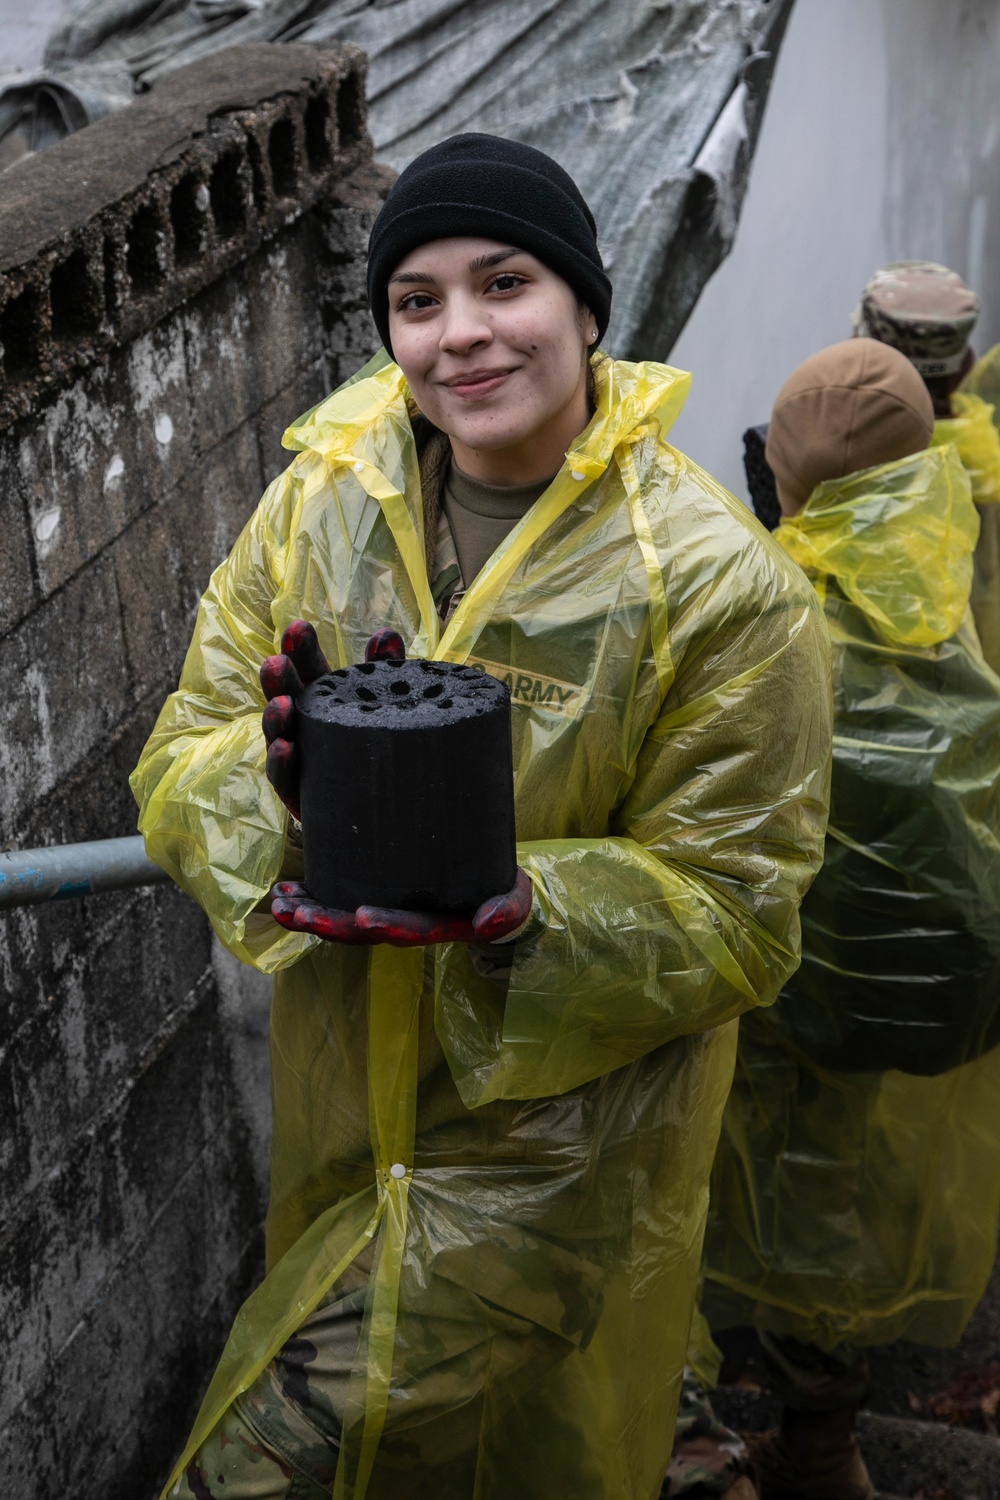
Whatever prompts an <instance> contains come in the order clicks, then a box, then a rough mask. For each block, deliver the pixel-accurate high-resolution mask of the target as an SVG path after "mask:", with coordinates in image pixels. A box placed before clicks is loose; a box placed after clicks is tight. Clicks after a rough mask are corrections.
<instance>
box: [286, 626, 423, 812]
mask: <svg viewBox="0 0 1000 1500" xmlns="http://www.w3.org/2000/svg"><path fill="white" fill-rule="evenodd" d="M405 655H406V650H405V648H404V646H403V640H402V637H401V636H400V635H398V634H397V632H396V631H395V630H389V629H383V630H376V632H375V634H374V635H373V636H372V637H371V639H370V640H369V642H368V644H367V646H366V647H365V661H382V660H387V659H392V660H395V661H402V659H403V658H404V657H405ZM329 671H330V663H329V662H328V661H327V659H326V657H325V656H324V655H323V650H322V647H321V646H320V643H319V640H318V639H317V636H316V632H315V630H314V629H313V627H312V626H311V625H310V624H309V621H308V620H293V621H292V623H291V624H290V625H289V626H288V628H287V630H286V631H285V632H284V634H283V635H282V637H281V654H280V655H279V656H269V657H267V659H266V660H265V662H264V664H263V666H262V667H261V669H260V685H261V687H262V688H263V689H264V697H265V698H266V699H267V707H266V708H265V710H264V720H263V722H264V739H265V740H266V741H267V761H266V764H265V767H264V771H265V775H266V776H267V779H268V781H269V782H270V783H271V785H272V786H273V787H274V790H275V791H276V792H277V794H278V796H279V797H280V798H281V800H282V802H283V803H284V804H285V806H286V807H287V808H288V811H289V812H290V813H291V814H292V816H293V817H294V818H301V815H302V814H301V807H300V802H299V753H298V748H297V746H296V743H295V700H296V698H298V696H299V694H300V693H301V692H302V690H303V688H307V687H308V686H309V684H310V683H311V682H315V681H316V679H317V677H325V675H326V674H327V672H329Z"/></svg>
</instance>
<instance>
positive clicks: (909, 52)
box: [670, 0, 1000, 499]
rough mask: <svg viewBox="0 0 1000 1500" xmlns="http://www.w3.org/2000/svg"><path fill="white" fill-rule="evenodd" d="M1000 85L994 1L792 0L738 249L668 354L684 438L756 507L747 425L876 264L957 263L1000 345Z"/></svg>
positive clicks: (842, 328)
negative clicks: (745, 452)
mask: <svg viewBox="0 0 1000 1500" xmlns="http://www.w3.org/2000/svg"><path fill="white" fill-rule="evenodd" d="M998 74H1000V5H997V3H996V0H950V3H948V4H942V3H941V0H796V4H795V8H794V10H793V12H792V18H791V21H790V23H789V27H788V31H787V34H786V37H785V42H784V45H783V47H782V52H781V57H780V59H779V62H778V67H777V70H776V72H775V77H774V82H773V84H772V88H771V96H770V101H769V103H768V107H767V113H766V115H765V117H764V124H763V128H762V130H761V135H760V140H759V143H758V146H757V155H756V158H755V161H754V167H753V172H752V174H751V178H750V188H749V191H748V194H747V198H746V203H745V205H744V209H743V216H742V219H741V222H740V227H739V230H738V232H737V237H736V244H735V247H734V249H733V252H732V254H731V256H730V258H729V259H728V260H727V261H726V262H724V264H723V265H722V267H721V269H720V270H719V271H718V272H717V273H716V274H715V276H714V277H713V278H712V280H711V281H710V282H709V284H708V286H707V287H706V289H705V291H704V293H703V294H702V297H701V300H700V302H699V303H698V306H697V307H696V309H695V311H694V313H693V314H692V317H691V319H690V321H689V323H688V325H687V327H686V328H685V330H684V332H683V334H682V335H681V337H680V339H679V340H678V341H677V343H676V344H675V345H674V348H673V351H672V353H671V356H670V358H671V362H672V363H674V364H676V365H679V366H680V367H681V368H683V369H686V370H691V371H692V372H693V374H694V385H693V389H692V392H691V396H690V398H689V401H688V405H687V407H686V409H685V411H684V412H683V413H682V415H681V417H680V419H679V421H678V423H677V426H676V428H675V429H674V441H676V442H677V444H678V445H679V446H680V447H681V448H683V449H684V450H685V451H686V452H688V453H690V454H691V455H692V457H694V458H696V459H697V460H698V462H699V463H702V464H704V465H705V466H706V467H707V468H708V469H710V470H711V471H712V472H713V473H714V474H715V475H716V476H717V478H719V479H720V480H721V481H722V482H723V483H724V484H726V485H728V486H729V487H730V488H731V489H733V490H734V491H735V492H736V493H737V494H739V495H740V496H742V497H743V498H744V499H745V498H746V486H745V481H744V477H743V468H742V458H741V455H742V442H741V436H742V433H743V430H744V428H746V427H747V426H749V425H750V424H751V423H756V422H764V421H766V420H767V418H768V416H769V414H770V409H771V404H772V402H773V400H774V397H775V396H776V394H777V392H778V390H779V389H780V387H781V385H782V383H783V382H784V380H785V379H786V377H787V376H788V375H789V374H791V372H792V370H793V369H794V368H795V366H796V365H797V364H799V363H800V362H801V361H802V360H803V359H805V358H807V357H808V356H809V355H810V354H812V353H814V352H815V351H816V350H817V349H820V348H822V347H823V346H824V345H826V344H830V343H833V342H834V341H835V340H837V339H841V338H847V337H848V336H849V334H850V315H851V311H852V309H853V307H854V305H855V303H856V302H857V300H858V294H859V292H860V290H861V288H862V286H863V285H864V283H865V281H867V279H868V277H869V276H870V275H871V273H872V271H874V270H875V269H876V267H877V266H879V265H881V264H883V263H884V262H885V261H887V260H896V259H916V258H928V259H931V260H939V261H943V262H944V263H945V264H946V265H949V266H953V267H954V268H955V270H957V271H959V272H960V273H961V274H962V275H963V276H965V277H967V278H968V279H969V280H970V282H971V283H972V285H974V286H975V287H976V288H977V290H978V291H979V293H980V295H981V297H982V299H983V316H982V319H981V322H980V326H979V329H978V331H977V336H976V344H977V346H978V347H979V348H980V349H986V348H988V347H990V345H992V344H993V343H995V342H996V341H997V340H998V339H1000V275H998V274H997V267H998V265H1000V192H998V191H997V186H998V183H1000V91H998V90H997V87H996V79H997V76H998Z"/></svg>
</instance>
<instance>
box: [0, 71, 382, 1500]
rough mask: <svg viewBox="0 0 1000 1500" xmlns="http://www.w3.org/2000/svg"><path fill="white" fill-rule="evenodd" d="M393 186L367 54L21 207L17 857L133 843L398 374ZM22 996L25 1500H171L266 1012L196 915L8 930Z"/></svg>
mask: <svg viewBox="0 0 1000 1500" xmlns="http://www.w3.org/2000/svg"><path fill="white" fill-rule="evenodd" d="M386 185H387V174H386V173H384V172H383V171H382V170H381V169H378V168H376V167H374V166H372V164H371V146H370V142H369V140H368V137H367V134H366V129H365V119H364V59H363V55H362V54H361V53H359V52H358V51H357V50H356V49H351V48H347V47H343V48H330V49H320V48H309V47H284V48H280V49H271V48H268V47H247V48H234V49H232V50H230V51H229V52H227V53H223V54H219V55H217V56H215V57H213V58H211V59H209V60H208V61H207V62H206V63H203V64H198V65H195V66H194V67H192V68H190V69H188V70H186V71H185V72H184V73H182V74H179V75H177V76H176V77H175V78H174V79H172V80H171V81H170V82H169V83H168V84H166V85H164V86H162V87H161V88H160V89H158V90H156V91H154V93H152V94H150V95H149V96H147V98H146V99H144V100H142V101H140V102H139V103H137V104H136V105H134V106H133V107H132V109H131V110H130V111H129V114H128V117H127V118H126V119H124V120H123V119H121V118H116V117H112V118H110V119H108V120H106V121H103V122H101V123H99V124H98V125H95V126H93V127H91V128H90V129H88V130H86V131H84V132H82V133H81V134H79V135H77V136H74V137H72V138H71V139H70V140H68V141H66V142H65V143H63V144H62V145H61V146H58V147H55V148H54V149H53V150H51V151H49V152H47V153H45V154H44V156H42V157H39V158H34V159H32V160H30V161H28V162H26V163H25V164H24V165H23V166H19V167H16V168H14V169H13V170H12V171H11V172H9V173H7V174H5V176H4V178H3V180H2V188H0V344H2V354H0V534H2V537H3V542H2V545H0V675H2V680H3V683H4V693H3V697H2V700H0V848H27V847H33V846H36V845H40V844H57V843H64V842H73V841H77V840H82V839H94V838H104V837H111V836H114V835H118V834H127V833H131V832H134V830H135V808H134V805H133V803H132V799H131V796H130V793H129V791H128V787H127V776H128V773H129V771H130V770H131V768H132V766H133V765H134V763H135V760H136V757H137V755H138V752H139V749H140V747H141V745H142V743H143V741H144V739H145V737H146V735H147V734H148V732H149V729H150V727H151V725H152V723H153V720H154V718H155V715H156V712H157V710H158V708H159V706H160V704H161V702H162V700H163V698H164V697H165V695H166V694H167V692H168V691H169V690H170V689H171V688H172V687H173V686H174V684H175V683H176V680H177V676H178V673H179V670H180V666H181V662H182V660H183V654H184V651H185V648H186V644H187V640H188V637H189V634H190V629H191V624H192V620H193V615H194V611H195V608H196V605H197V601H198V597H199V595H200V593H201V590H202V589H203V587H204V585H205V583H206V581H207V579H208V575H209V572H210V570H211V569H212V567H213V566H215V564H216V563H217V562H218V561H220V560H221V558H222V557H223V556H224V555H225V554H226V552H227V551H228V549H229V547H230V546H231V544H232V542H233V540H234V539H235V536H236V535H237V533H238V531H239V529H240V528H241V527H242V525H243V524H244V522H245V520H246V519H247V517H248V516H249V514H250V512H251V511H252V509H253V507H254V505H255V504H256V501H257V499H258V497H259V495H260V493H261V491H262V489H263V487H264V485H265V483H266V482H267V481H268V480H269V479H270V478H271V477H272V476H273V475H274V473H276V472H277V470H278V469H279V467H281V466H282V464H283V462H284V458H283V456H282V451H281V449H280V446H279V440H280V435H281V432H282V430H283V428H284V426H285V425H286V424H287V423H288V422H289V421H290V420H291V419H292V418H293V417H294V416H295V415H297V414H298V413H299V412H300V411H302V410H303V409H305V408H307V407H308V406H310V405H312V404H313V403H314V402H315V401H316V400H318V399H319V398H320V396H321V395H322V394H323V393H324V392H325V391H327V390H329V389H330V388H331V387H332V386H334V385H336V384H337V383H338V382H339V381H340V380H342V379H344V378H346V376H347V375H348V374H349V373H351V372H352V371H353V370H354V369H356V368H357V366H358V365H359V364H360V363H361V362H362V361H363V360H364V359H365V358H367V356H368V355H369V354H370V353H371V352H372V349H373V348H374V346H375V344H376V342H377V340H376V336H375V334H374V329H373V328H372V325H371V323H370V320H369V318H368V314H367V311H366V308H365V302H364V296H363V260H364V246H365V241H366V237H367V231H368V227H369V225H370V222H371V218H372V215H373V213H374V211H375V210H376V209H377V206H378V202H379V199H380V194H382V193H384V191H385V187H386ZM285 457H287V455H285ZM0 975H2V998H0V1369H2V1371H3V1376H2V1380H0V1495H4V1496H12V1497H14V1496H16V1497H17V1500H43V1497H44V1500H53V1497H55V1496H64V1495H66V1496H68V1495H73V1496H74V1497H77V1500H142V1497H148V1496H152V1494H153V1493H154V1490H155V1486H156V1483H157V1481H161V1480H162V1479H163V1478H164V1477H165V1471H166V1469H167V1468H168V1467H169V1464H170V1462H171V1460H172V1457H173V1456H174V1455H175V1452H176V1449H177V1447H178V1444H179V1442H180V1441H181V1440H182V1438H183V1436H184V1433H185V1431H186V1428H187V1426H188V1423H189V1421H190V1419H191V1417H192V1415H193V1411H194V1409H195V1408H196V1406H197V1403H198V1400H199V1399H200V1395H201V1392H202V1390H203V1389H204V1386H205V1383H206V1381H207V1378H208V1375H209V1374H210V1372H211V1367H212V1365H213V1363H214V1361H215V1359H216V1358H217V1356H218V1353H219V1350H220V1348H221V1344H222V1340H223V1338H224V1335H225V1332H226V1330H227V1328H228V1326H229V1323H230V1321H231V1318H232V1315H233V1312H234V1311H235V1308H236V1306H237V1305H238V1304H239V1302H240V1301H241V1300H242V1298H243V1296H244V1295H245V1294H246V1291H247V1290H248V1288H249V1286H250V1285H251V1284H252V1282H253V1280H254V1279H255V1277H256V1276H257V1275H258V1274H259V1271H260V1263H261V1235H260V1220H261V1214H262V1207H263V1201H264V1193H265V1181H264V1178H265V1156H266V1136H267V1111H268V1098H267V1059H266V1025H267V1016H266V1004H267V991H266V986H264V987H263V988H262V986H261V983H260V982H259V981H257V982H256V983H255V982H254V981H255V979H256V976H253V975H250V974H249V973H248V971H245V970H241V969H240V968H239V966H238V965H234V964H233V963H232V961H230V960H229V959H228V957H227V955H225V954H223V953H221V950H217V949H216V950H213V943H212V940H211V936H210V932H209V929H208V926H207V923H206V921H205V920H204V918H203V917H202V915H201V913H200V912H199V911H198V910H197V909H196V908H195V907H193V906H192V905H191V903H190V902H188V901H187V899H186V898H185V897H184V896H182V895H181V894H180V893H179V892H178V891H176V890H175V889H174V888H173V887H170V886H158V887H152V888H148V889H146V890H141V891H134V892H131V893H128V894H124V893H123V894H119V895H106V896H98V897H93V898H89V899H87V900H77V901H67V902H62V903H59V904H55V905H50V906H39V907H28V908H24V909H22V910H20V911H18V912H14V913H12V914H9V915H7V916H6V917H0Z"/></svg>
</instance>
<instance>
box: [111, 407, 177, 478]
mask: <svg viewBox="0 0 1000 1500" xmlns="http://www.w3.org/2000/svg"><path fill="white" fill-rule="evenodd" d="M153 434H154V436H155V437H156V441H157V442H158V443H162V445H163V447H164V448H165V447H166V446H167V444H168V443H169V442H170V441H171V439H172V438H173V435H174V424H173V422H171V420H170V418H169V417H168V416H167V414H166V412H165V411H161V412H160V415H159V416H158V417H157V419H156V421H155V422H154V423H153ZM123 467H124V465H123Z"/></svg>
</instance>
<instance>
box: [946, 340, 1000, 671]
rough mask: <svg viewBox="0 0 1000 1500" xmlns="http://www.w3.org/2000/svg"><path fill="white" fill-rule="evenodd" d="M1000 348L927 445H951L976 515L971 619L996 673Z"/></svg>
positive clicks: (969, 380) (999, 645) (966, 385)
mask: <svg viewBox="0 0 1000 1500" xmlns="http://www.w3.org/2000/svg"><path fill="white" fill-rule="evenodd" d="M998 398H1000V344H998V345H997V346H996V348H994V349H991V350H990V352H989V353H988V354H985V355H984V356H983V358H982V359H980V360H978V361H977V363H976V364H975V365H974V366H973V368H972V369H971V370H970V371H969V374H968V375H967V376H966V378H965V380H964V381H963V382H962V386H961V389H960V390H959V391H956V392H955V394H954V395H953V396H952V398H951V406H952V412H953V416H951V417H950V418H942V419H940V420H938V421H937V422H935V424H934V436H933V437H932V439H931V442H932V443H934V444H936V445H938V446H942V447H943V446H944V445H945V444H947V443H954V444H955V447H956V448H957V449H958V455H959V457H960V458H961V460H962V463H963V465H964V467H965V471H966V473H967V474H968V476H969V479H970V481H971V483H972V498H973V500H974V501H975V503H976V509H977V510H978V512H979V520H980V531H979V541H978V542H977V544H976V556H975V572H974V575H973V580H972V597H971V600H970V603H971V605H972V614H973V618H974V619H975V622H976V630H977V632H978V634H979V640H980V643H981V644H982V648H983V655H984V656H985V657H986V660H987V661H988V662H989V664H990V666H991V667H992V668H993V670H994V672H997V673H1000V503H998V502H1000V433H998V432H997V428H996V420H997V417H996V413H997V410H998V406H997V402H998Z"/></svg>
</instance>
